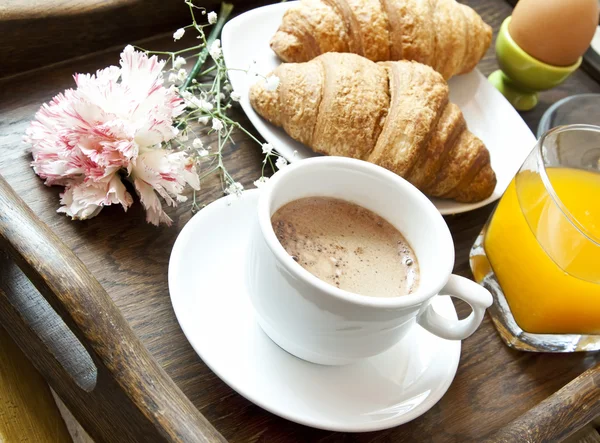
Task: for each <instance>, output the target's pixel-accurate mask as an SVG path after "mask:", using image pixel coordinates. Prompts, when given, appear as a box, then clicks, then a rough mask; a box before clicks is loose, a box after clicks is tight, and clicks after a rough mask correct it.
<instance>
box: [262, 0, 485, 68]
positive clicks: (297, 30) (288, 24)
mask: <svg viewBox="0 0 600 443" xmlns="http://www.w3.org/2000/svg"><path fill="white" fill-rule="evenodd" d="M491 41H492V28H491V27H490V26H488V25H487V24H486V23H485V22H484V21H483V20H482V19H481V17H480V16H479V15H478V14H477V13H476V12H475V11H474V10H473V9H471V8H469V7H468V6H466V5H461V4H460V3H457V2H456V1H455V0H301V1H299V2H297V3H296V4H294V6H292V7H291V8H290V9H289V10H287V11H286V13H285V15H284V16H283V20H282V23H281V26H280V27H279V29H278V30H277V32H276V33H275V35H274V36H273V38H272V40H271V48H272V49H273V51H275V53H276V54H277V55H278V56H279V57H280V58H281V59H282V60H283V61H285V62H296V63H298V62H306V61H309V60H312V59H313V58H314V57H316V56H318V55H320V54H323V53H326V52H351V53H354V54H358V55H362V56H364V57H366V58H368V59H369V60H372V61H375V62H377V61H388V60H389V61H394V60H414V61H417V62H419V63H423V64H426V65H428V66H431V67H433V69H435V70H436V71H437V72H439V73H440V74H442V76H443V77H444V78H445V79H449V78H450V77H452V76H453V75H457V74H463V73H466V72H469V71H471V70H473V68H475V66H476V65H477V63H478V62H479V60H481V58H482V57H483V55H484V54H485V52H486V51H487V49H488V47H489V46H490V42H491Z"/></svg>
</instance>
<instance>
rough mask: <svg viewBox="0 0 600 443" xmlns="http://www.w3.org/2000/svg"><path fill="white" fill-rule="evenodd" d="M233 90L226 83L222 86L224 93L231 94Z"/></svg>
mask: <svg viewBox="0 0 600 443" xmlns="http://www.w3.org/2000/svg"><path fill="white" fill-rule="evenodd" d="M232 90H233V88H232V87H231V85H230V84H229V83H227V84H226V85H225V86H223V91H225V92H231V91H232Z"/></svg>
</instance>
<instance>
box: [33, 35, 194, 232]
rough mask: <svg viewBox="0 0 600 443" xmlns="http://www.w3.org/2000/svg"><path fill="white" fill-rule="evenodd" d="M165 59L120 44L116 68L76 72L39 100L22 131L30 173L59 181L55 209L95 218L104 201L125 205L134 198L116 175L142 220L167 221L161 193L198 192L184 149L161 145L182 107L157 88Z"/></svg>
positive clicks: (175, 196)
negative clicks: (70, 82) (67, 85)
mask: <svg viewBox="0 0 600 443" xmlns="http://www.w3.org/2000/svg"><path fill="white" fill-rule="evenodd" d="M164 64H165V63H164V62H163V61H159V60H158V59H157V58H156V56H152V57H148V56H147V55H146V54H144V53H142V52H139V51H135V50H134V49H133V47H132V46H127V47H126V48H125V50H124V51H123V52H122V53H121V62H120V65H121V66H120V67H117V66H110V67H108V68H106V69H101V70H99V71H97V72H96V74H75V76H74V78H75V83H76V84H77V88H76V89H68V90H66V91H65V92H64V93H62V94H59V95H57V96H56V97H54V99H52V101H50V102H49V103H46V104H44V105H43V106H42V107H41V108H40V110H39V111H38V112H37V114H36V116H35V120H34V121H32V122H31V125H30V126H29V128H28V129H27V135H26V137H25V141H26V142H29V143H31V145H32V154H33V162H32V166H33V169H34V171H35V173H36V174H38V175H39V176H40V177H41V178H43V179H45V184H46V185H48V186H52V185H60V186H64V187H65V190H64V192H63V193H62V194H61V204H62V206H61V207H60V208H59V210H58V212H63V213H65V214H67V215H69V216H70V217H72V218H73V219H81V220H84V219H87V218H90V217H94V216H95V215H97V214H98V213H99V212H100V210H101V209H102V208H103V207H104V206H107V205H112V204H120V205H122V206H123V208H124V209H125V210H127V208H128V207H129V206H130V205H131V204H132V202H133V199H132V197H131V195H130V194H129V192H127V189H126V187H125V185H124V184H123V182H122V181H121V177H122V176H123V177H126V178H127V179H128V180H130V181H131V182H132V183H133V184H134V187H135V189H136V192H137V193H138V195H139V196H140V200H141V202H142V204H143V205H144V207H145V208H146V212H147V218H146V219H147V221H148V222H150V223H152V224H155V225H158V224H159V223H161V222H162V223H166V224H168V225H169V224H171V222H172V221H171V219H170V218H169V217H168V216H167V214H166V213H165V212H164V210H163V208H162V204H161V201H160V200H159V198H158V196H161V197H162V198H163V199H164V200H165V201H166V203H167V204H169V205H173V206H175V205H176V204H177V202H180V201H184V200H185V197H184V196H183V195H182V192H183V190H184V188H185V186H186V185H190V186H192V187H193V188H194V189H199V187H200V183H199V179H198V174H197V172H196V169H195V165H194V163H193V161H192V159H190V158H189V157H188V156H187V154H186V153H184V152H182V151H173V150H169V149H165V148H164V147H163V146H164V143H165V142H168V141H169V140H171V139H173V137H175V136H176V135H177V132H178V131H177V129H176V128H175V127H174V126H173V121H174V119H175V118H176V117H177V116H179V115H180V114H181V113H182V112H183V110H184V108H185V104H184V101H183V100H182V99H181V97H180V96H179V95H178V93H177V90H176V89H174V88H169V89H168V88H165V87H164V86H163V72H162V70H163V67H164Z"/></svg>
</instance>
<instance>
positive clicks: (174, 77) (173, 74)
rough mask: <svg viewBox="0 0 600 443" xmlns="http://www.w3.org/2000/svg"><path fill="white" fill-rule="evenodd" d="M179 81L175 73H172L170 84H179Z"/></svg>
mask: <svg viewBox="0 0 600 443" xmlns="http://www.w3.org/2000/svg"><path fill="white" fill-rule="evenodd" d="M178 81H179V79H178V78H177V74H175V73H174V72H171V73H170V74H169V83H177V82H178Z"/></svg>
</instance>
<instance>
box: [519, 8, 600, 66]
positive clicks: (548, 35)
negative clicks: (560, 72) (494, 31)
mask: <svg viewBox="0 0 600 443" xmlns="http://www.w3.org/2000/svg"><path fill="white" fill-rule="evenodd" d="M597 26H598V0H520V1H519V3H517V6H516V7H515V9H514V11H513V14H512V18H511V22H510V25H509V27H508V31H509V33H510V35H511V37H512V38H513V40H514V41H515V42H516V43H517V44H518V45H519V46H520V47H521V49H523V50H524V51H525V52H527V53H528V54H529V55H531V56H532V57H534V58H537V59H538V60H540V61H542V62H544V63H547V64H549V65H555V66H569V65H572V64H573V63H575V62H576V61H577V59H578V58H579V57H580V56H581V55H582V54H583V53H584V52H585V50H586V49H587V48H588V46H589V45H590V42H591V41H592V37H593V36H594V32H595V31H596V27H597Z"/></svg>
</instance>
